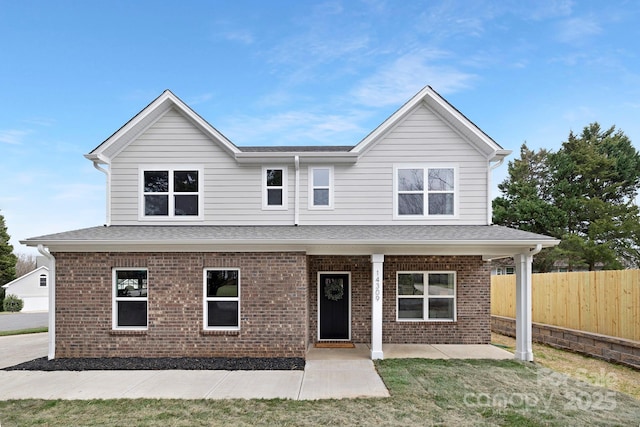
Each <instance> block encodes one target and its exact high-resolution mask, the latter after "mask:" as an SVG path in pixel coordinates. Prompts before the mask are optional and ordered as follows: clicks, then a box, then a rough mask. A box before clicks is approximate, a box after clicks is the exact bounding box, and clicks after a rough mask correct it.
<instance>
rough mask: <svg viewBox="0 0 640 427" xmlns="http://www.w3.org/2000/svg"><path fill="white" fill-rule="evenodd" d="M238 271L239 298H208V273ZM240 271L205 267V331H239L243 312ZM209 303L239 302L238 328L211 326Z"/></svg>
mask: <svg viewBox="0 0 640 427" xmlns="http://www.w3.org/2000/svg"><path fill="white" fill-rule="evenodd" d="M231 270H233V271H237V272H238V296H237V297H207V271H231ZM240 277H241V275H240V269H239V268H235V267H205V268H204V269H203V271H202V326H203V328H204V330H205V331H239V330H240V319H241V316H240V312H241V308H242V307H241V301H240V297H241V295H242V294H241V283H240ZM209 301H237V302H238V326H209V325H208V323H209V316H208V314H209V307H208V305H207V302H209Z"/></svg>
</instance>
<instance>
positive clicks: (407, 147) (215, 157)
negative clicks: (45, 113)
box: [110, 105, 488, 225]
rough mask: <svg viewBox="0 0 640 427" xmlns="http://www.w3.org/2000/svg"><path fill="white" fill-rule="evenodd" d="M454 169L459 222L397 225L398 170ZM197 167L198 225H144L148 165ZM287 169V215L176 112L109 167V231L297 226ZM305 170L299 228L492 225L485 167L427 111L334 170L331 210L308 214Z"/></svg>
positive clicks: (245, 169) (253, 176) (256, 170)
mask: <svg viewBox="0 0 640 427" xmlns="http://www.w3.org/2000/svg"><path fill="white" fill-rule="evenodd" d="M416 164H425V165H435V164H437V165H450V166H453V167H456V168H457V180H458V182H456V191H457V192H458V194H457V197H458V203H457V209H458V213H457V215H456V216H455V217H454V218H446V217H445V218H439V219H438V218H421V219H411V220H406V219H394V215H393V212H394V210H393V182H394V179H393V174H394V166H402V165H416ZM157 165H169V166H171V165H175V166H181V165H182V166H184V165H189V166H197V167H199V168H201V169H202V171H203V174H204V177H201V178H200V181H201V183H202V184H203V185H204V187H203V196H204V206H203V217H202V218H201V219H200V220H199V221H196V222H194V221H184V220H181V219H176V220H171V219H168V220H157V219H155V218H154V220H152V221H146V220H144V219H142V221H141V218H140V215H139V209H140V208H139V205H140V191H141V189H140V170H141V169H144V168H145V166H149V167H152V166H157ZM282 166H287V167H288V175H287V185H288V192H287V197H288V209H287V210H263V209H262V165H245V164H239V163H238V162H236V160H235V159H234V158H233V155H232V154H230V153H229V152H227V151H226V150H225V149H224V148H223V147H222V146H221V145H220V144H218V143H217V142H215V141H212V140H211V139H210V137H208V136H207V135H205V134H204V133H202V132H201V131H200V130H199V129H198V128H197V127H196V126H194V125H193V123H192V122H191V121H190V120H189V119H187V118H186V117H185V116H183V115H182V114H181V113H180V112H178V111H177V110H175V109H170V110H168V111H167V112H166V113H165V114H164V115H162V116H161V117H160V118H159V119H158V120H157V121H156V122H155V123H154V124H153V125H151V126H150V127H149V128H148V129H147V130H146V131H144V132H143V133H142V134H141V135H140V136H138V137H137V138H136V139H135V140H134V141H133V142H132V143H130V144H129V145H128V146H127V147H126V148H125V149H124V150H123V151H122V152H121V153H119V154H118V155H117V156H116V157H115V158H113V159H112V163H111V189H110V197H111V224H113V225H133V224H140V223H149V224H156V225H167V224H185V223H190V224H206V225H279V224H282V225H286V224H293V223H294V203H295V201H294V193H295V191H294V189H295V169H294V165H293V159H292V161H291V163H290V164H288V165H282ZM313 166H326V164H322V165H314V164H313V163H307V162H304V161H303V162H302V164H301V165H300V183H299V185H300V188H299V206H300V209H299V218H300V221H299V223H300V224H398V223H402V224H469V225H478V224H486V223H487V203H488V198H487V168H488V164H487V160H486V158H485V157H484V156H483V155H482V154H480V153H479V152H478V151H477V150H476V149H475V148H474V147H472V146H471V145H470V144H469V143H468V142H466V141H465V140H464V139H463V138H462V137H460V136H459V135H458V134H457V133H456V132H455V131H453V130H452V129H451V128H450V127H449V126H448V125H447V124H446V123H445V122H443V121H442V120H441V119H440V118H439V117H438V116H437V115H435V114H433V113H432V112H431V111H430V110H429V109H428V108H426V107H424V106H422V105H421V106H418V107H417V108H416V109H415V110H413V111H412V112H411V113H410V114H409V115H408V116H407V117H406V118H405V119H404V120H403V121H402V122H401V123H399V124H398V125H397V126H396V127H395V128H394V129H392V130H391V131H390V132H388V133H387V135H386V136H385V137H384V138H383V139H382V140H380V141H378V142H377V143H376V144H375V146H373V147H372V148H371V149H370V150H369V151H368V152H366V153H365V154H364V155H363V156H362V157H361V158H360V159H359V160H358V162H357V163H356V164H348V165H345V164H335V165H333V174H334V175H333V176H334V185H333V191H334V207H333V209H330V210H313V209H309V208H308V204H309V203H308V196H309V169H310V168H311V167H313Z"/></svg>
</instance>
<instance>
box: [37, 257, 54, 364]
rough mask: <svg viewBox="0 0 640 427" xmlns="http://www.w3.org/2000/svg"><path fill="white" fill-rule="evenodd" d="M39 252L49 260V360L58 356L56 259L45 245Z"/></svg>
mask: <svg viewBox="0 0 640 427" xmlns="http://www.w3.org/2000/svg"><path fill="white" fill-rule="evenodd" d="M38 252H40V254H41V255H42V256H44V257H45V258H46V259H47V260H48V261H49V352H48V354H47V357H48V358H49V360H51V359H55V358H56V259H55V258H54V256H53V255H51V252H49V251H48V250H47V249H45V247H44V246H42V245H38Z"/></svg>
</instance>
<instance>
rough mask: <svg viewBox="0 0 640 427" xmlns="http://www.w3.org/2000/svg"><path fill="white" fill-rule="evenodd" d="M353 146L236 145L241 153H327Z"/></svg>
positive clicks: (343, 151) (341, 150) (342, 150)
mask: <svg viewBox="0 0 640 427" xmlns="http://www.w3.org/2000/svg"><path fill="white" fill-rule="evenodd" d="M352 148H353V146H350V145H326V146H321V145H304V146H303V145H283V146H271V147H269V146H265V147H238V149H240V151H242V152H243V153H295V152H299V153H327V152H338V153H346V152H348V151H350V150H351V149H352Z"/></svg>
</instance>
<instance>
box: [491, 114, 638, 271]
mask: <svg viewBox="0 0 640 427" xmlns="http://www.w3.org/2000/svg"><path fill="white" fill-rule="evenodd" d="M498 188H499V189H500V191H501V192H502V196H500V197H498V198H496V199H495V200H494V202H493V207H494V223H495V224H501V225H507V226H510V227H515V228H519V229H521V230H526V231H531V232H535V233H541V234H546V235H550V236H553V237H556V238H559V239H562V243H561V244H560V246H558V247H556V248H553V249H548V250H545V251H543V252H542V253H541V254H540V255H538V256H536V260H535V261H534V268H537V270H539V271H549V269H550V268H551V267H552V266H553V264H554V262H555V261H558V260H561V261H562V262H563V263H566V264H567V265H568V268H569V270H573V269H576V268H588V269H589V270H593V269H595V268H596V267H602V268H605V269H618V268H624V267H630V266H638V265H640V211H639V209H638V207H637V206H636V203H635V200H636V197H637V196H638V190H639V188H640V154H638V152H637V151H636V149H635V148H634V147H633V145H632V144H631V141H630V140H629V138H627V136H626V135H625V134H624V133H623V132H622V131H619V130H618V131H616V130H615V127H613V126H612V127H611V128H609V129H607V130H602V129H601V128H600V125H598V124H597V123H592V124H590V125H589V126H587V127H585V128H584V129H583V131H582V133H581V134H580V135H578V136H576V135H575V134H574V133H573V132H571V133H570V134H569V138H568V139H567V141H565V142H564V143H563V144H562V147H561V148H560V150H558V152H556V153H554V152H550V151H547V150H539V151H537V152H533V151H531V150H529V149H528V148H527V146H526V145H523V146H522V148H521V150H520V158H519V159H516V160H515V161H513V162H510V163H509V177H508V178H507V179H506V180H505V181H504V182H502V183H501V184H500V185H499V186H498Z"/></svg>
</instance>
